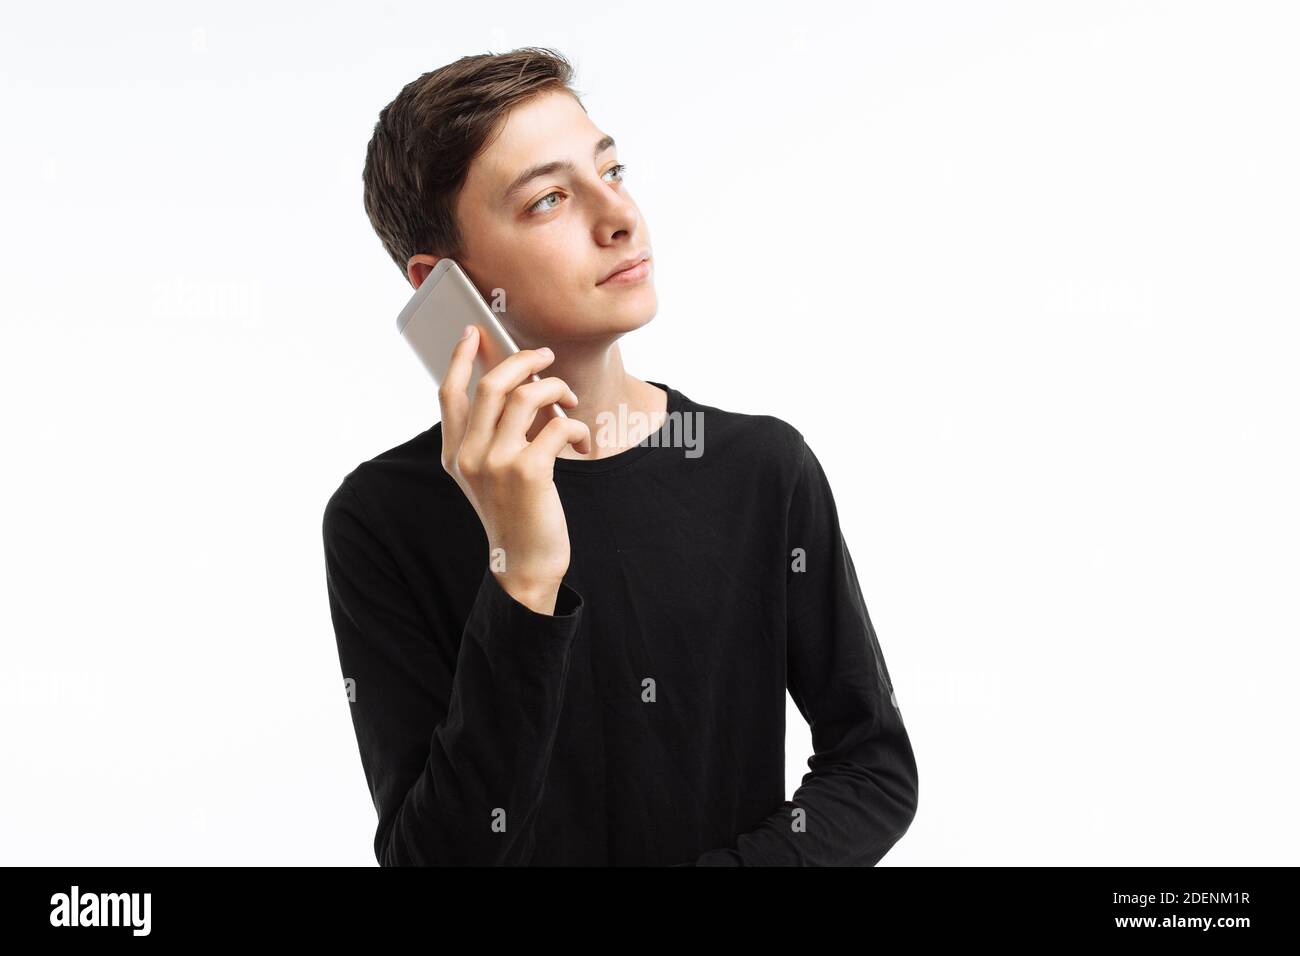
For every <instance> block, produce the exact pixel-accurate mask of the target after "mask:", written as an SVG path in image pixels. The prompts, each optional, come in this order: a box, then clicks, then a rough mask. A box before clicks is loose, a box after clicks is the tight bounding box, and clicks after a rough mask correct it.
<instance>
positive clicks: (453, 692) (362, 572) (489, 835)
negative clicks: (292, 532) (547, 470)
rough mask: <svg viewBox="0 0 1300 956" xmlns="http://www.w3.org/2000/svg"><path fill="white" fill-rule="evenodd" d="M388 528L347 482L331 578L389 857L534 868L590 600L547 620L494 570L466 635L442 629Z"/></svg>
mask: <svg viewBox="0 0 1300 956" xmlns="http://www.w3.org/2000/svg"><path fill="white" fill-rule="evenodd" d="M374 528H375V525H374V524H373V523H372V522H371V521H370V520H369V519H368V517H367V514H366V510H365V507H364V505H363V503H362V501H361V499H360V498H359V497H358V495H357V493H356V490H355V489H354V488H353V487H352V485H351V484H350V482H349V481H348V480H347V479H344V481H343V483H342V485H341V486H340V487H339V489H338V490H337V491H336V492H335V493H334V495H333V496H332V497H331V498H330V501H329V504H328V505H327V506H326V509H325V515H324V520H323V526H322V530H323V536H324V544H325V568H326V583H327V587H328V592H329V602H330V614H331V617H332V619H333V623H334V631H335V636H336V639H337V644H338V653H339V663H340V664H341V666H342V669H343V676H344V678H345V679H346V678H352V679H353V681H354V682H355V683H354V685H353V686H354V689H355V699H354V700H353V701H352V702H351V703H350V705H349V706H350V708H351V714H352V724H353V728H354V729H355V731H356V737H357V745H358V748H359V750H360V754H361V765H362V768H363V770H364V771H365V775H366V782H367V784H368V786H369V788H370V793H371V798H372V800H373V802H374V805H375V810H376V811H377V813H378V816H379V825H378V829H377V831H376V833H375V845H374V849H375V858H376V859H377V860H378V861H379V863H380V865H383V866H394V865H451V864H461V865H484V866H490V865H522V864H526V863H527V861H528V860H529V858H530V857H531V855H532V852H533V847H534V843H535V840H534V831H533V827H534V825H535V820H536V813H537V809H538V805H539V802H540V800H541V795H542V787H543V784H544V782H545V778H546V772H547V767H548V765H549V763H550V756H551V750H552V746H553V744H554V741H555V734H556V726H557V723H558V721H559V716H560V709H561V705H562V703H563V696H564V686H565V680H566V677H567V674H568V667H569V659H570V650H571V648H572V646H573V640H574V637H575V635H576V634H577V631H578V622H579V619H580V617H581V615H582V598H581V597H580V596H579V595H578V593H577V592H576V591H574V590H573V589H572V588H570V587H569V586H568V585H566V584H561V585H560V590H559V594H558V595H557V597H556V604H555V613H554V614H553V615H547V614H541V613H538V612H537V611H534V610H532V609H531V608H529V607H527V606H525V605H524V604H521V603H519V602H518V601H516V600H515V599H514V598H513V597H511V596H510V594H509V593H507V592H506V591H505V590H504V589H503V588H502V586H501V584H500V582H499V581H498V580H497V579H496V575H495V574H493V573H492V572H491V571H490V570H489V569H488V568H487V567H486V566H485V567H484V575H483V580H482V584H481V586H480V587H479V590H478V593H477V595H476V597H475V599H474V604H473V606H472V607H471V609H470V612H469V616H468V619H467V621H466V622H465V626H464V631H463V634H449V633H448V634H443V633H437V632H436V630H435V628H434V626H432V625H431V624H430V623H429V622H428V621H427V620H426V618H425V616H424V615H423V614H422V613H421V612H420V609H419V607H418V605H417V604H416V602H415V600H414V596H413V594H412V592H411V587H412V586H420V587H432V586H434V585H433V582H421V583H419V584H415V585H412V584H411V583H408V582H407V580H406V579H405V578H404V576H403V574H402V571H401V569H400V568H399V567H398V566H397V564H396V563H395V562H394V560H393V557H392V554H391V552H390V551H389V549H388V548H387V547H386V545H385V544H384V543H383V541H382V540H381V539H380V537H379V536H378V534H377V533H376V532H375V530H373V529H374ZM456 545H457V543H456V542H448V546H449V547H455V546H456ZM502 812H504V819H502ZM503 824H504V829H502V825H503Z"/></svg>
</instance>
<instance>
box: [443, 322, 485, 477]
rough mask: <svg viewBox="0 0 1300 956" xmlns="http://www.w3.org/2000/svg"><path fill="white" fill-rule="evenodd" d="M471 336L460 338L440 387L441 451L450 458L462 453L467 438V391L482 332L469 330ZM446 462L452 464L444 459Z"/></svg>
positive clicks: (473, 327)
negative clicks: (462, 444) (460, 451)
mask: <svg viewBox="0 0 1300 956" xmlns="http://www.w3.org/2000/svg"><path fill="white" fill-rule="evenodd" d="M466 328H468V329H469V333H468V334H467V335H465V336H462V337H461V340H460V341H459V342H457V343H456V347H455V348H453V349H452V350H451V359H450V361H448V363H447V372H446V374H445V375H444V376H443V378H442V384H441V385H440V386H438V404H439V405H440V406H441V407H442V447H443V450H444V451H445V452H446V453H447V454H448V455H451V454H455V453H456V452H457V451H459V450H460V443H461V441H462V440H463V438H464V437H465V418H466V416H467V414H468V412H469V396H468V395H467V394H466V392H465V387H466V386H467V385H468V384H469V377H470V374H471V373H472V372H473V370H474V356H475V355H476V354H477V353H478V344H479V331H478V328H477V327H476V326H473V325H470V326H466ZM443 460H444V462H446V461H448V460H450V459H448V458H444V459H443Z"/></svg>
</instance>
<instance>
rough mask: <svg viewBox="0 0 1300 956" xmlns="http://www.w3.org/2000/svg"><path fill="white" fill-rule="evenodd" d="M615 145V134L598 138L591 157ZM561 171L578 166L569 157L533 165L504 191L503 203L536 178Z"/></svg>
mask: <svg viewBox="0 0 1300 956" xmlns="http://www.w3.org/2000/svg"><path fill="white" fill-rule="evenodd" d="M613 145H614V137H613V136H602V137H601V138H600V139H598V140H596V145H595V147H594V148H593V149H592V151H591V158H592V159H595V158H596V157H597V156H599V155H600V154H601V153H603V152H604V151H605V150H607V149H609V148H610V147H611V146H613ZM561 171H564V172H568V173H572V172H577V167H575V166H574V165H573V163H571V162H569V160H567V159H553V160H551V161H550V162H549V163H539V164H537V165H536V166H531V167H529V168H528V169H525V170H524V171H523V172H522V173H520V174H519V175H518V176H516V177H515V179H514V182H512V183H511V184H510V185H509V186H508V187H507V188H506V191H505V192H504V193H502V195H501V201H502V202H503V203H507V202H509V201H510V199H511V197H512V196H514V194H515V193H517V192H519V190H521V189H523V188H524V187H525V186H527V185H528V184H529V183H530V182H532V181H533V180H534V179H537V178H539V177H541V176H549V175H551V174H552V173H558V172H561Z"/></svg>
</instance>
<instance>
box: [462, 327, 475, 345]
mask: <svg viewBox="0 0 1300 956" xmlns="http://www.w3.org/2000/svg"><path fill="white" fill-rule="evenodd" d="M473 331H474V326H472V325H467V326H465V331H464V332H462V333H461V335H460V338H461V341H462V342H463V341H464V340H465V339H467V338H469V334H470V333H471V332H473Z"/></svg>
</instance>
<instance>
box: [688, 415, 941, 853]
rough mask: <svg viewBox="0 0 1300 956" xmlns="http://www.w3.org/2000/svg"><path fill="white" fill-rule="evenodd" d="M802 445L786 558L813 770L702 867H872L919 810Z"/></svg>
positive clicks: (896, 719) (792, 687)
mask: <svg viewBox="0 0 1300 956" xmlns="http://www.w3.org/2000/svg"><path fill="white" fill-rule="evenodd" d="M799 444H800V447H801V459H800V466H799V477H798V480H797V482H796V485H795V489H794V494H793V497H792V499H791V502H790V508H789V513H788V519H787V541H786V549H785V560H786V561H787V562H788V564H787V571H786V581H787V590H786V615H787V617H786V628H787V629H786V654H787V687H788V688H789V691H790V696H791V697H792V698H793V699H794V702H795V704H796V705H797V706H798V708H799V711H800V713H802V714H803V716H804V719H805V720H807V721H808V724H809V726H810V728H811V731H812V743H813V750H814V753H813V755H812V756H811V757H810V758H809V760H808V766H809V768H810V772H809V773H807V774H805V775H804V777H803V780H802V783H801V786H800V787H799V788H798V789H797V790H796V791H795V793H794V796H793V797H792V798H791V799H790V800H787V801H785V802H784V803H783V804H782V805H781V807H780V808H779V809H777V810H775V811H774V812H773V813H772V814H771V815H770V816H768V817H767V818H766V819H765V820H764V821H763V822H762V823H761V824H760V825H759V826H758V827H757V828H755V829H753V830H751V831H749V832H747V833H742V834H740V836H739V837H738V838H737V841H736V845H735V846H734V847H724V848H719V849H715V850H710V851H708V852H706V853H704V854H703V855H701V856H700V857H699V858H698V859H697V860H696V861H695V863H694V865H696V866H875V864H876V863H877V862H879V861H880V859H881V857H883V856H884V855H885V853H887V852H888V851H889V849H890V848H891V847H892V846H893V845H894V844H895V843H896V842H898V840H899V839H900V838H901V837H902V836H903V834H904V833H905V832H906V831H907V829H908V827H909V826H910V825H911V823H912V818H913V817H914V815H915V813H916V806H917V772H916V760H915V758H914V756H913V753H912V746H911V742H910V741H909V739H908V735H907V731H906V729H905V728H904V726H903V717H902V714H901V712H900V711H899V708H898V702H897V700H896V698H895V696H894V688H893V683H892V681H891V680H890V677H889V671H888V669H887V668H886V666H885V658H884V655H883V654H882V653H881V650H880V643H879V641H878V640H877V638H876V632H875V628H874V627H873V626H872V624H871V618H870V616H869V615H868V613H867V606H866V602H865V601H864V599H863V597H862V590H861V588H860V586H859V584H858V578H857V572H856V570H855V569H854V566H853V559H852V558H851V557H850V555H849V548H848V545H847V544H846V542H845V540H844V535H843V533H842V532H841V530H840V525H839V516H838V513H837V511H836V507H835V500H834V497H833V495H832V494H831V488H830V484H829V482H828V481H827V479H826V475H825V473H824V472H823V470H822V467H821V463H820V462H819V461H818V460H817V458H816V456H815V455H814V454H813V452H812V450H811V449H810V448H809V447H808V446H807V445H806V444H805V443H804V442H803V441H802V438H801V439H800V442H799ZM796 549H800V550H799V551H796ZM801 555H802V561H801V560H800V556H801Z"/></svg>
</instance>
